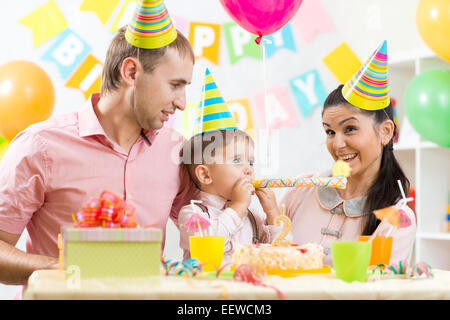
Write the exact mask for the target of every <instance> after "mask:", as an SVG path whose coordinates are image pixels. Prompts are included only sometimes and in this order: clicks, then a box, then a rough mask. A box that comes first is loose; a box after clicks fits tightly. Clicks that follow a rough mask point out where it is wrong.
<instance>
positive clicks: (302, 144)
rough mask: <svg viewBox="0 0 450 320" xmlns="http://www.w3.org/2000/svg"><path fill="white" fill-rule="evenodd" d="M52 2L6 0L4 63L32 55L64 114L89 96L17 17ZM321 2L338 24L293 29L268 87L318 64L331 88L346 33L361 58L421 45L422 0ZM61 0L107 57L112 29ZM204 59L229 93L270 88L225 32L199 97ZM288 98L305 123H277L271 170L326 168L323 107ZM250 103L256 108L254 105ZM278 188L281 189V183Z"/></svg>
mask: <svg viewBox="0 0 450 320" xmlns="http://www.w3.org/2000/svg"><path fill="white" fill-rule="evenodd" d="M122 1H124V0H122ZM305 1H308V0H305ZM46 2H47V0H39V1H37V0H24V1H21V2H20V4H19V3H17V2H13V1H2V4H1V10H0V24H1V27H2V30H3V31H2V33H1V34H0V42H1V43H2V49H1V50H0V64H3V63H5V62H7V61H10V60H16V59H27V60H31V61H34V62H36V63H38V64H39V65H41V66H42V67H43V68H44V70H45V71H46V72H47V73H48V74H49V76H50V77H51V78H52V81H53V83H54V85H55V90H56V101H55V109H54V114H60V113H66V112H71V111H74V110H77V109H78V108H79V107H80V105H82V104H83V103H84V97H83V96H82V94H81V93H80V92H79V91H77V90H74V89H69V88H66V87H64V83H63V81H61V79H60V78H59V74H58V70H57V69H56V67H55V66H53V65H52V64H51V63H49V62H45V61H42V60H41V59H40V57H41V56H42V54H43V52H44V51H45V50H46V49H47V48H48V45H42V46H40V47H38V48H33V46H32V38H31V32H30V31H29V29H27V28H25V27H24V26H23V25H20V24H18V23H17V21H18V20H19V19H21V18H22V17H24V16H25V15H26V14H28V13H30V12H32V11H33V10H34V9H35V8H37V7H38V6H40V5H42V4H44V3H46ZM321 2H322V4H323V5H324V7H325V9H326V11H327V13H328V15H329V16H330V18H331V20H332V22H333V23H334V26H335V29H336V32H334V33H321V34H319V35H318V36H317V37H316V38H315V39H314V40H313V41H312V42H311V43H308V44H305V43H302V41H301V39H300V38H299V37H295V43H296V47H297V52H292V51H287V50H281V51H278V52H277V53H276V54H275V55H274V56H273V57H272V58H270V59H268V60H267V71H268V79H267V86H268V87H273V86H276V85H280V84H285V85H289V83H288V81H289V79H291V78H293V77H295V76H297V75H300V74H302V73H304V72H307V71H309V70H311V69H313V68H316V69H317V70H318V72H319V75H320V77H321V79H322V82H323V83H324V86H325V88H326V90H327V92H329V91H331V90H333V89H334V88H335V87H336V86H337V85H338V83H337V81H336V79H335V78H334V76H333V75H332V74H331V73H330V71H329V70H328V69H327V68H326V67H325V65H324V64H323V63H322V58H323V57H324V56H325V55H327V54H328V53H329V52H330V51H332V50H333V49H334V48H335V47H336V46H337V45H339V44H340V43H341V42H342V41H345V42H347V43H348V44H349V46H350V47H351V48H352V49H353V50H354V51H355V53H356V54H357V56H358V57H359V59H360V60H361V61H365V60H366V59H367V58H368V57H369V55H370V54H371V53H372V52H373V51H374V50H375V49H376V48H377V46H378V45H379V44H380V43H381V41H383V40H385V39H386V40H388V55H389V57H392V56H395V55H396V54H399V53H401V52H404V51H407V50H409V49H411V48H416V47H419V46H423V42H422V41H421V39H420V37H419V35H418V33H417V29H416V27H415V10H416V7H417V3H418V0H365V1H364V0H321ZM56 3H57V4H58V6H59V7H60V8H61V10H62V11H63V13H64V15H65V16H66V18H67V19H68V22H69V26H70V27H71V28H72V29H73V30H75V31H76V32H77V33H78V34H79V35H80V36H82V37H83V38H84V39H85V40H86V41H87V42H88V43H89V44H90V45H91V46H92V52H93V54H94V55H95V56H96V57H97V58H98V59H100V60H102V61H103V59H104V55H105V52H106V47H107V45H108V43H109V41H110V39H111V37H112V34H111V33H110V32H109V31H108V30H107V28H105V27H102V26H101V24H99V21H98V19H97V18H96V17H95V16H94V15H93V14H88V13H84V14H80V13H79V10H78V9H79V7H80V5H81V3H82V0H71V1H65V0H57V1H56ZM121 3H122V2H121ZM166 5H167V7H168V9H169V12H170V13H171V15H176V16H181V17H184V18H185V19H187V20H188V21H197V22H207V23H219V24H222V23H226V22H230V21H231V19H230V18H229V17H228V15H227V14H226V12H225V11H224V10H223V8H222V7H221V5H220V2H219V1H218V0H190V1H183V0H166ZM300 10H301V8H300ZM377 12H379V15H377ZM374 19H375V20H374ZM294 36H296V33H295V31H294ZM206 66H208V67H210V68H211V72H212V73H213V76H214V78H215V80H216V82H217V83H218V85H219V88H220V91H221V93H222V95H223V96H224V98H225V99H229V100H231V99H238V98H242V97H248V98H251V96H252V95H253V94H254V93H255V92H258V91H262V90H263V89H264V83H263V77H262V75H263V73H262V62H261V61H260V60H254V59H251V58H244V59H242V60H240V61H238V62H237V63H236V64H234V65H231V64H230V63H229V60H228V54H227V50H226V45H225V41H224V39H223V40H222V44H221V52H220V64H219V65H218V66H215V65H213V64H211V63H210V62H208V61H206V60H203V59H201V60H198V61H197V62H196V65H195V68H194V76H193V84H192V85H191V86H190V87H189V89H188V92H187V100H188V101H195V100H197V99H198V97H199V95H200V86H201V84H202V81H203V73H204V68H205V67H206ZM288 91H289V89H288ZM290 100H291V104H292V105H293V106H294V109H295V114H296V117H297V119H298V121H299V126H298V127H297V128H281V129H280V130H279V131H278V133H277V135H276V136H278V138H277V139H276V141H274V143H273V146H274V147H275V148H276V149H275V150H274V152H273V153H272V157H275V158H273V159H272V160H273V161H274V162H275V163H276V164H277V165H276V167H274V171H273V173H272V174H271V176H273V177H276V176H279V177H289V176H293V175H297V174H299V173H301V172H322V171H323V170H325V169H327V168H329V167H330V166H331V164H332V160H331V158H330V156H329V155H328V153H327V151H326V148H325V145H324V141H325V137H324V134H323V130H322V128H321V114H320V112H321V110H320V108H317V109H316V110H315V111H314V112H313V114H312V115H311V116H310V117H308V118H303V116H302V115H301V112H300V109H299V108H298V107H296V102H295V100H294V97H293V95H292V94H291V95H290ZM252 108H253V113H254V114H256V110H255V106H252ZM254 121H255V123H256V124H257V125H258V126H259V127H262V126H263V125H260V124H259V120H258V118H257V115H256V116H255V119H254ZM258 173H260V171H258V168H257V175H258ZM276 192H277V194H279V193H280V191H279V190H277V191H276ZM254 204H255V205H257V204H256V203H254ZM18 247H19V248H21V249H24V240H21V241H20V242H19V244H18ZM166 257H167V258H173V259H180V258H181V251H180V250H179V248H178V232H177V230H176V228H175V227H174V226H173V224H172V223H171V222H169V224H168V228H167V241H166ZM15 291H16V287H5V286H2V285H0V299H2V298H3V299H10V298H12V297H13V295H14V293H15Z"/></svg>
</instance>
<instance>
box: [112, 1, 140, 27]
mask: <svg viewBox="0 0 450 320" xmlns="http://www.w3.org/2000/svg"><path fill="white" fill-rule="evenodd" d="M136 1H137V0H125V2H124V3H122V5H121V6H120V9H119V13H118V14H117V16H116V17H115V18H114V21H113V23H112V25H111V28H110V29H109V31H111V32H117V30H119V28H120V27H123V26H126V25H127V24H128V22H130V20H131V17H132V16H133V13H134V10H135V9H136Z"/></svg>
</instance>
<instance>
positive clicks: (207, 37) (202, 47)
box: [189, 22, 221, 65]
mask: <svg viewBox="0 0 450 320" xmlns="http://www.w3.org/2000/svg"><path fill="white" fill-rule="evenodd" d="M220 31H221V25H220V24H210V23H201V22H191V23H189V42H190V43H191V45H192V48H193V50H194V55H195V59H199V58H206V59H208V60H209V61H211V62H213V63H215V64H216V65H218V64H219V44H220Z"/></svg>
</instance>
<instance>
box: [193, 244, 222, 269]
mask: <svg viewBox="0 0 450 320" xmlns="http://www.w3.org/2000/svg"><path fill="white" fill-rule="evenodd" d="M189 247H190V249H191V258H195V259H197V260H199V261H200V262H201V263H203V271H205V272H211V271H216V268H217V269H219V268H220V265H221V264H222V258H223V249H224V247H225V237H216V236H204V237H200V236H190V237H189Z"/></svg>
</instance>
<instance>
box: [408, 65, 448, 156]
mask: <svg viewBox="0 0 450 320" xmlns="http://www.w3.org/2000/svg"><path fill="white" fill-rule="evenodd" d="M405 113H406V116H407V117H408V120H409V122H410V123H411V125H412V126H413V128H414V129H415V130H416V131H417V132H418V133H419V134H420V135H421V136H422V137H423V138H425V139H427V140H429V141H431V142H434V143H436V144H438V145H440V146H443V147H447V148H449V147H450V70H446V69H431V70H426V71H424V72H422V73H420V74H419V75H417V76H415V77H414V78H413V79H412V80H411V82H410V83H409V84H408V87H407V88H406V92H405Z"/></svg>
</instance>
